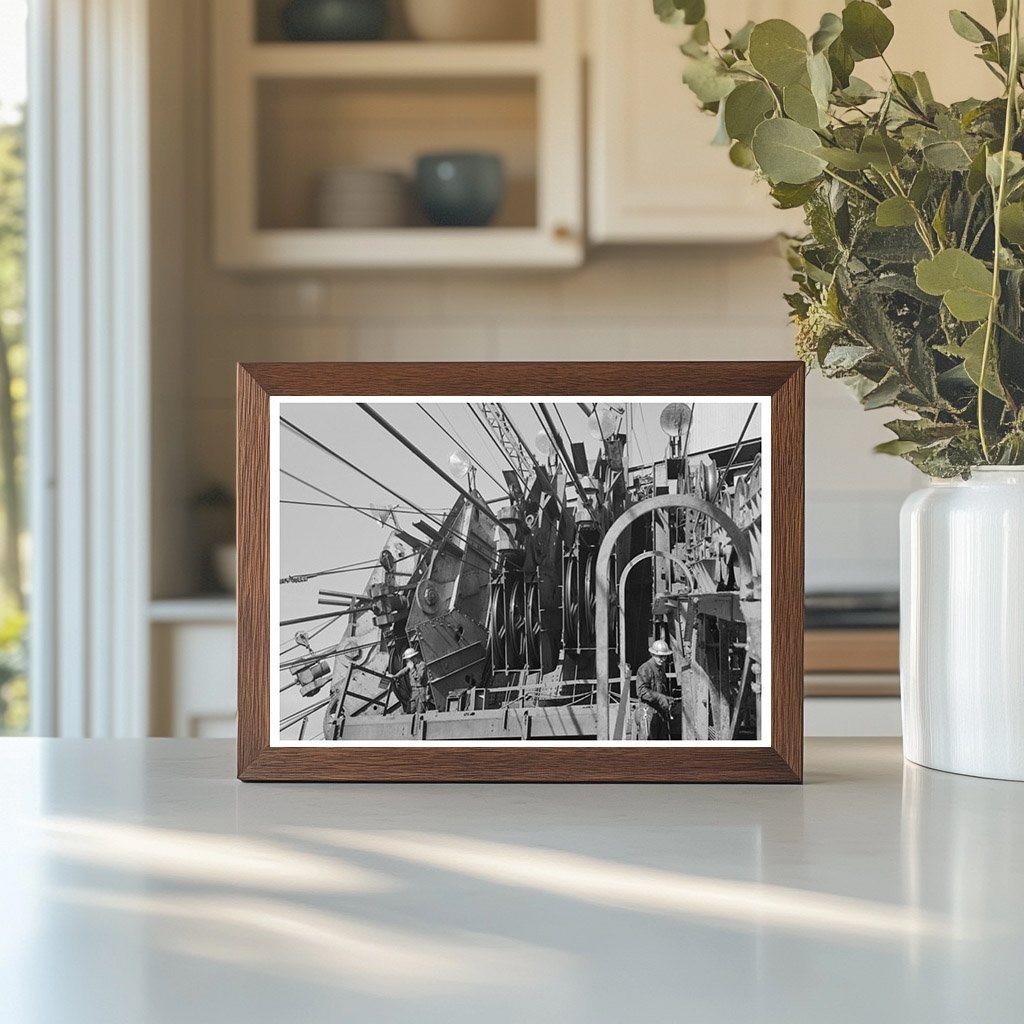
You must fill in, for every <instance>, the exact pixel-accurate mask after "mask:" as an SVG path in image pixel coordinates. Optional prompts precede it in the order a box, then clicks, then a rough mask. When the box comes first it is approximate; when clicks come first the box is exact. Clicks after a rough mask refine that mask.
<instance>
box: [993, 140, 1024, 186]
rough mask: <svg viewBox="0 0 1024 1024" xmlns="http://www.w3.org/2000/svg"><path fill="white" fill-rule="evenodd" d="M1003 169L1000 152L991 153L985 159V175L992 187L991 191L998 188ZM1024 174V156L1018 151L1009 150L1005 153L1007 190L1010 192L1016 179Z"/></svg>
mask: <svg viewBox="0 0 1024 1024" xmlns="http://www.w3.org/2000/svg"><path fill="white" fill-rule="evenodd" d="M1002 171H1003V154H1002V152H999V153H993V154H992V155H991V156H990V157H989V158H988V160H986V161H985V177H986V178H987V179H988V183H989V185H990V186H991V187H992V190H993V192H994V191H996V190H997V189H998V188H999V178H1000V175H1001V174H1002ZM1022 174H1024V157H1022V156H1021V155H1020V153H1017V152H1015V151H1014V150H1012V149H1011V150H1010V152H1009V153H1007V154H1006V186H1007V190H1008V191H1010V192H1012V191H1013V189H1014V188H1015V187H1016V186H1015V183H1016V181H1017V180H1018V179H1019V178H1020V177H1021V175H1022Z"/></svg>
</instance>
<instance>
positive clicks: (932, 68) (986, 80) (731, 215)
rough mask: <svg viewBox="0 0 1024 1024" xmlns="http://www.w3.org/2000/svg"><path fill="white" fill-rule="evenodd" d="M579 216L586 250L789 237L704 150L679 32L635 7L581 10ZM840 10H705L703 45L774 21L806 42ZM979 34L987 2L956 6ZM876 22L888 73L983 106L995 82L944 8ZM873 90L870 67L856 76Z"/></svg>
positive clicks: (743, 6) (903, 7)
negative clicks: (583, 182)
mask: <svg viewBox="0 0 1024 1024" xmlns="http://www.w3.org/2000/svg"><path fill="white" fill-rule="evenodd" d="M587 3H588V8H587V18H586V20H587V25H588V30H589V33H590V34H589V41H588V43H589V45H588V96H589V99H588V140H589V142H588V194H589V200H588V207H589V210H588V213H589V233H590V239H591V241H592V242H594V243H596V244H601V243H613V242H727V241H734V242H735V241H751V240H757V239H765V238H769V237H771V236H773V235H775V234H778V233H779V232H781V231H799V230H801V227H802V224H803V221H802V216H801V214H800V212H799V211H780V210H776V209H775V208H774V206H773V204H772V203H771V201H770V199H769V197H768V194H767V186H766V185H765V184H764V183H758V182H755V181H753V180H752V176H751V175H750V173H749V172H747V171H744V170H742V169H740V168H737V167H734V166H733V165H732V164H731V163H730V162H729V158H728V153H727V150H726V149H725V148H724V147H718V146H712V145H710V141H711V139H712V137H713V136H714V134H715V128H716V125H715V121H714V119H713V118H711V117H708V116H707V115H706V114H702V113H701V112H700V111H699V110H698V109H697V105H696V102H695V100H694V98H693V96H692V95H691V94H690V91H689V90H688V89H687V88H686V87H685V86H684V85H683V84H682V82H681V74H682V69H683V58H682V57H681V56H680V53H679V49H678V44H679V43H680V42H682V41H683V40H685V39H686V37H687V34H688V32H689V29H688V28H687V27H685V26H671V25H663V24H662V23H661V22H659V21H658V19H657V18H656V17H655V16H654V15H653V13H652V11H651V5H650V3H648V2H646V0H631V2H623V0H587ZM842 6H843V5H842V4H838V3H836V4H829V3H827V0H730V2H729V3H724V2H720V0H719V2H716V0H708V5H707V7H708V19H709V21H710V23H711V27H712V34H713V37H717V38H720V37H721V33H722V30H723V29H724V28H730V29H735V28H739V27H740V26H741V25H743V24H744V23H745V22H746V21H747V20H750V19H753V20H764V19H766V18H785V19H787V20H789V21H792V22H793V23H794V24H796V25H798V26H799V27H800V28H801V29H802V30H803V31H804V32H806V33H808V34H810V33H811V32H813V31H814V30H815V29H816V28H817V25H818V21H819V18H820V17H821V14H822V13H823V12H824V11H827V10H829V9H833V10H839V9H840V8H841V7H842ZM957 6H958V7H962V8H963V9H965V10H967V11H968V12H971V13H974V14H975V15H976V16H977V17H978V18H979V19H980V20H982V21H983V22H985V23H990V22H991V21H992V8H991V4H990V3H989V2H988V0H968V2H967V3H964V4H958V5H957ZM886 14H887V15H888V16H889V17H890V18H891V19H892V21H893V23H894V25H895V28H896V34H895V37H894V40H893V43H892V46H891V48H890V51H889V52H888V54H887V56H888V58H889V60H890V62H891V63H892V64H893V66H894V67H896V68H897V69H899V68H907V69H909V70H917V69H919V68H920V69H922V70H925V71H926V72H927V73H928V74H929V77H930V79H931V82H932V86H933V89H934V92H935V94H936V97H937V98H938V99H940V100H943V101H952V100H955V99H962V98H966V97H968V96H971V95H975V96H990V95H994V94H995V92H996V90H997V89H998V83H997V82H996V80H995V79H994V78H993V77H991V75H990V73H989V72H987V71H986V70H985V68H984V67H982V66H981V62H980V61H977V60H975V59H974V56H973V53H972V46H971V44H969V43H967V42H965V41H964V40H962V39H960V38H959V37H958V36H956V35H955V33H954V32H953V30H952V28H951V27H950V24H949V21H948V18H947V15H946V8H945V6H942V7H938V6H936V5H935V4H933V3H931V2H929V0H900V2H898V3H895V4H893V5H892V7H890V8H889V9H888V10H887V11H886ZM857 73H858V74H859V75H861V76H862V77H864V78H867V79H869V80H874V82H876V83H877V82H879V81H880V80H881V79H883V78H885V76H886V75H887V72H886V71H885V68H884V66H883V65H882V63H881V62H880V61H873V62H867V63H861V64H860V65H859V66H858V72H857Z"/></svg>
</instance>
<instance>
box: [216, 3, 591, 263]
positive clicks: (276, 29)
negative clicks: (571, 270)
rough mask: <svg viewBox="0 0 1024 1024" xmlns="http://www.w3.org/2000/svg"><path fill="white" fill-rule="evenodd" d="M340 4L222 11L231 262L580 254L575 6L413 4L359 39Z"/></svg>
mask: <svg viewBox="0 0 1024 1024" xmlns="http://www.w3.org/2000/svg"><path fill="white" fill-rule="evenodd" d="M382 5H383V0H382ZM332 6H333V8H334V10H335V12H337V11H338V10H339V9H340V8H339V5H337V4H335V5H325V4H324V3H318V2H316V0H301V2H298V3H297V2H296V0H288V2H285V0H217V2H216V3H214V4H211V5H210V9H211V17H212V27H213V100H214V104H213V117H212V126H211V127H212V132H213V146H212V149H213V157H214V176H213V180H214V196H213V210H214V224H213V235H214V249H215V256H216V261H217V263H218V265H219V266H222V267H225V268H234V269H261V268H264V269H265V268H277V269H280V268H337V267H357V266H358V267H415V266H446V267H463V266H464V267H488V266H490V267H498V266H528V267H543V266H573V265H576V264H578V263H580V262H581V261H582V258H583V250H584V225H583V208H582V207H583V199H582V196H583V185H582V176H583V154H582V134H583V129H582V115H583V112H582V70H581V42H580V38H579V27H580V26H579V18H578V13H579V11H578V6H577V5H576V4H575V3H570V2H567V0H501V2H499V0H475V2H449V3H446V4H443V5H440V6H439V5H437V4H433V6H431V4H430V3H429V0H404V3H403V4H401V5H399V4H395V3H393V2H392V3H389V4H388V5H387V6H388V8H389V17H388V19H387V24H386V27H384V28H383V29H382V26H381V24H366V25H364V24H361V23H360V24H354V25H349V26H346V27H343V29H342V34H347V35H348V41H340V40H337V39H334V40H327V39H324V38H323V37H324V36H325V35H330V34H331V32H330V31H328V30H330V29H331V28H332V26H330V25H325V23H324V22H322V21H318V18H317V15H318V8H319V10H320V11H321V12H323V11H324V10H325V9H326V8H329V7H332ZM367 6H369V7H373V5H372V4H370V5H367ZM348 7H349V9H350V10H351V9H354V8H355V7H356V5H348ZM328 13H330V12H329V11H328ZM364 20H365V19H364ZM371 20H372V19H371ZM357 21H359V19H357ZM337 28H338V26H337V25H335V26H333V29H334V34H335V35H337V34H338V31H337ZM360 32H362V33H363V34H365V35H369V36H371V38H368V39H363V40H355V39H353V38H352V35H353V33H355V34H359V33H360ZM423 157H428V158H429V159H427V160H426V161H423V160H421V158H423ZM418 168H419V171H417V169H418Z"/></svg>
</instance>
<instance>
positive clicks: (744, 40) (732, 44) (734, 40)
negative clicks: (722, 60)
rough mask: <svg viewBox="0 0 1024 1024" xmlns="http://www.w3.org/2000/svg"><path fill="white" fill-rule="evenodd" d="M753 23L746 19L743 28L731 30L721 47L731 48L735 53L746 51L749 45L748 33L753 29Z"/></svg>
mask: <svg viewBox="0 0 1024 1024" xmlns="http://www.w3.org/2000/svg"><path fill="white" fill-rule="evenodd" d="M755 24H756V22H753V21H748V22H747V23H746V25H744V26H743V28H740V29H737V30H736V31H735V32H733V33H732V35H730V36H729V42H727V43H726V44H725V46H724V47H723V49H726V50H732V51H733V52H735V53H746V52H747V50H748V49H749V47H750V33H751V32H753V31H754V25H755Z"/></svg>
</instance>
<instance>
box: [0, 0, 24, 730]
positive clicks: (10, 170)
mask: <svg viewBox="0 0 1024 1024" xmlns="http://www.w3.org/2000/svg"><path fill="white" fill-rule="evenodd" d="M26 15H27V3H26V0H0V734H11V733H22V732H25V731H26V730H27V728H28V722H29V690H28V679H27V669H26V666H27V653H26V637H27V610H26V602H27V595H26V587H25V581H26V561H27V558H28V557H29V549H28V537H27V532H26V528H25V523H26V515H25V510H26V501H25V471H26V465H25V432H26V419H27V412H28V393H27V388H26V370H27V365H26V364H27V352H26V344H25V273H24V270H25V105H26V33H25V21H26Z"/></svg>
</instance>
